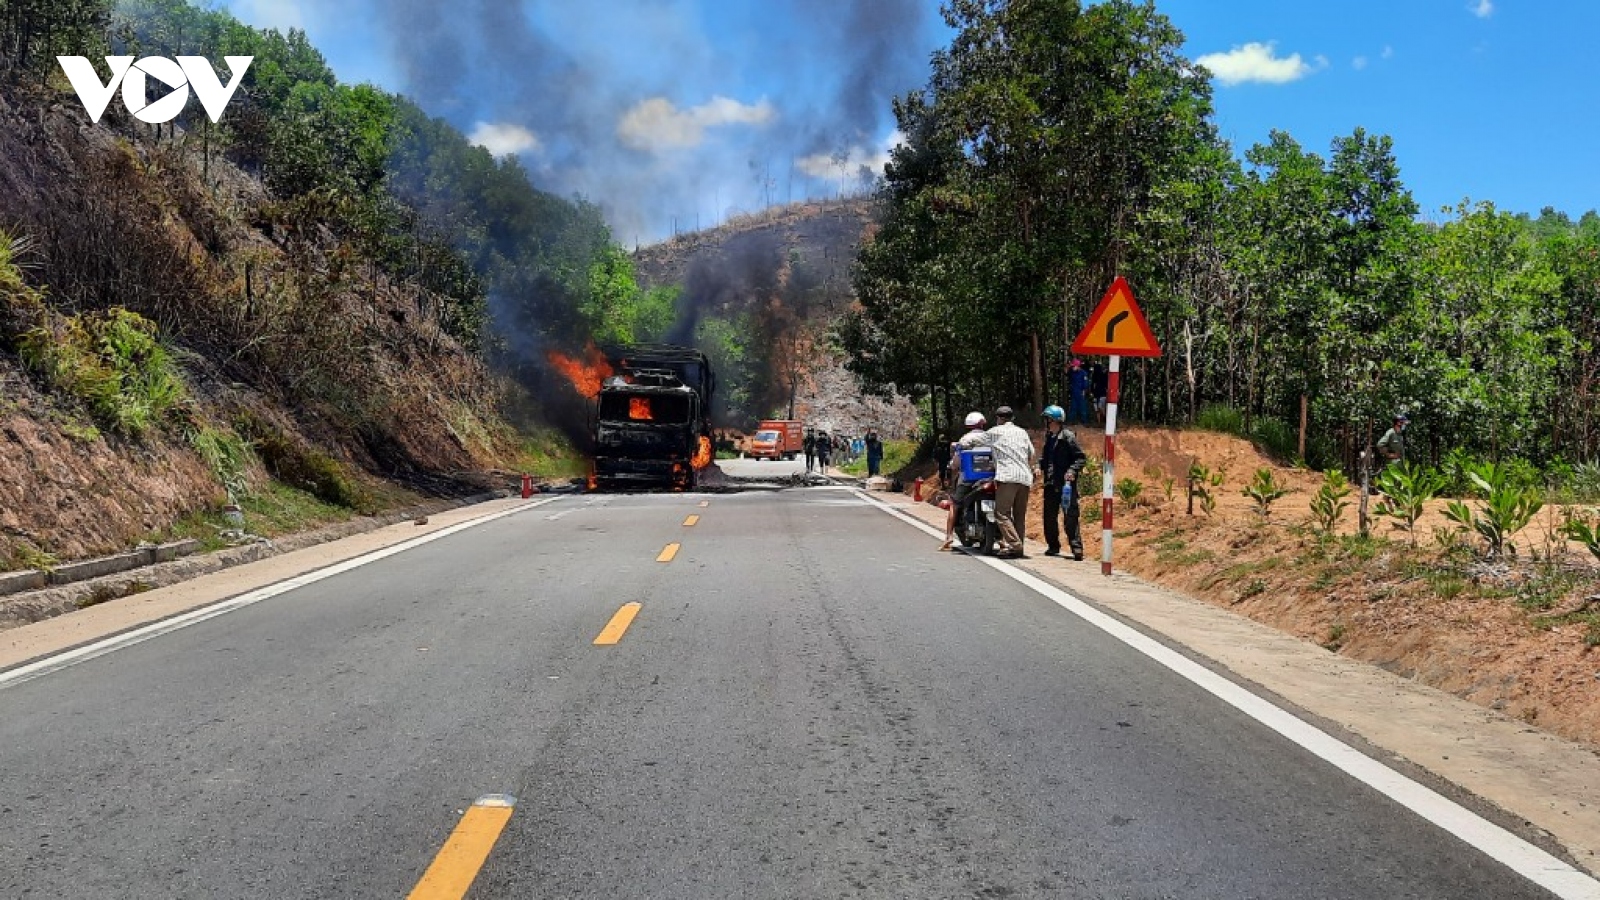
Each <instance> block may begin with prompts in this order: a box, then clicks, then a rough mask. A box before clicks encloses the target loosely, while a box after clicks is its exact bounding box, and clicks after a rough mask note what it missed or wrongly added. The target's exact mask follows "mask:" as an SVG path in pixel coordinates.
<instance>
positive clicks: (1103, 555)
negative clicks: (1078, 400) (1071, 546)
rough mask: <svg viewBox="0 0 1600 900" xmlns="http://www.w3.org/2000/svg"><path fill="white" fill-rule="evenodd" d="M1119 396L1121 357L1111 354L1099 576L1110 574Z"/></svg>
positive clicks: (1107, 388) (1107, 381)
mask: <svg viewBox="0 0 1600 900" xmlns="http://www.w3.org/2000/svg"><path fill="white" fill-rule="evenodd" d="M1121 393H1122V357H1121V356H1119V355H1117V354H1112V355H1111V366H1110V371H1109V372H1107V373H1106V462H1105V465H1104V466H1103V467H1102V472H1103V473H1104V474H1103V475H1102V476H1101V481H1103V482H1105V484H1104V491H1103V492H1102V493H1101V495H1100V574H1101V575H1110V574H1111V489H1112V488H1113V487H1114V486H1115V485H1116V483H1117V397H1118V396H1120V395H1121Z"/></svg>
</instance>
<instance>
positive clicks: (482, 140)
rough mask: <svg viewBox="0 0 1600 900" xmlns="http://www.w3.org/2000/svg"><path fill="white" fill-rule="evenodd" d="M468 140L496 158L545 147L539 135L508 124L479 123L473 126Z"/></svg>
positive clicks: (519, 126)
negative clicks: (540, 141)
mask: <svg viewBox="0 0 1600 900" xmlns="http://www.w3.org/2000/svg"><path fill="white" fill-rule="evenodd" d="M467 140H469V141H471V142H473V143H474V144H477V145H478V146H480V147H482V148H484V149H485V150H488V151H489V153H490V154H492V155H494V156H505V155H507V154H517V153H524V152H527V151H529V150H535V151H537V150H539V149H540V148H541V147H542V146H543V145H542V144H540V143H539V136H538V135H537V134H534V133H533V132H531V131H529V130H528V129H526V128H523V127H522V126H521V125H512V124H510V123H508V122H479V123H477V124H476V125H474V126H473V128H472V134H470V135H468V136H467Z"/></svg>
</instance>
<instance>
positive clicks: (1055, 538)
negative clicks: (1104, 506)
mask: <svg viewBox="0 0 1600 900" xmlns="http://www.w3.org/2000/svg"><path fill="white" fill-rule="evenodd" d="M1044 418H1045V428H1046V429H1048V432H1049V433H1048V434H1046V435H1045V439H1044V451H1043V452H1042V453H1040V454H1039V471H1040V472H1041V473H1042V474H1043V475H1044V542H1045V544H1046V545H1047V549H1046V550H1045V551H1044V555H1045V556H1060V555H1061V530H1060V527H1059V526H1058V524H1057V519H1058V518H1060V516H1061V515H1062V514H1063V513H1065V515H1066V519H1067V546H1068V547H1070V548H1071V549H1072V558H1073V559H1078V560H1081V559H1083V530H1082V528H1081V526H1080V523H1079V521H1078V519H1079V516H1078V473H1079V472H1082V471H1083V467H1084V464H1085V463H1087V462H1088V461H1089V457H1088V456H1086V455H1084V452H1083V448H1082V447H1080V446H1078V437H1077V435H1075V434H1073V433H1072V429H1070V428H1067V427H1066V421H1067V413H1066V410H1063V409H1062V408H1061V407H1059V406H1046V407H1045V408H1044ZM1067 485H1071V486H1072V493H1071V494H1069V495H1068V500H1067V504H1066V506H1065V508H1063V507H1062V505H1061V490H1062V488H1063V487H1065V486H1067Z"/></svg>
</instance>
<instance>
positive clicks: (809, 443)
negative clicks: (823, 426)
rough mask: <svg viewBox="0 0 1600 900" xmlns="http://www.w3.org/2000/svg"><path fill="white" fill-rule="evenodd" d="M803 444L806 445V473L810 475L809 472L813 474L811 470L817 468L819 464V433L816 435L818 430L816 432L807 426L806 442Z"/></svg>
mask: <svg viewBox="0 0 1600 900" xmlns="http://www.w3.org/2000/svg"><path fill="white" fill-rule="evenodd" d="M802 446H803V447H805V450H806V474H807V475H809V474H811V470H812V469H814V468H816V465H817V435H816V432H814V431H812V430H811V429H809V428H807V429H806V439H805V442H804V443H803V444H802Z"/></svg>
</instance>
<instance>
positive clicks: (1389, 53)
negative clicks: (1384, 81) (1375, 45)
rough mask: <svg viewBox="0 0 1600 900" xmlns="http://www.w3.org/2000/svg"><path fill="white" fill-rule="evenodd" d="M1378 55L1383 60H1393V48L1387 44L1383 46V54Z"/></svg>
mask: <svg viewBox="0 0 1600 900" xmlns="http://www.w3.org/2000/svg"><path fill="white" fill-rule="evenodd" d="M1378 55H1379V56H1382V57H1383V58H1384V59H1394V48H1393V47H1391V46H1389V45H1388V44H1385V45H1384V46H1383V52H1382V53H1380V54H1378Z"/></svg>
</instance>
